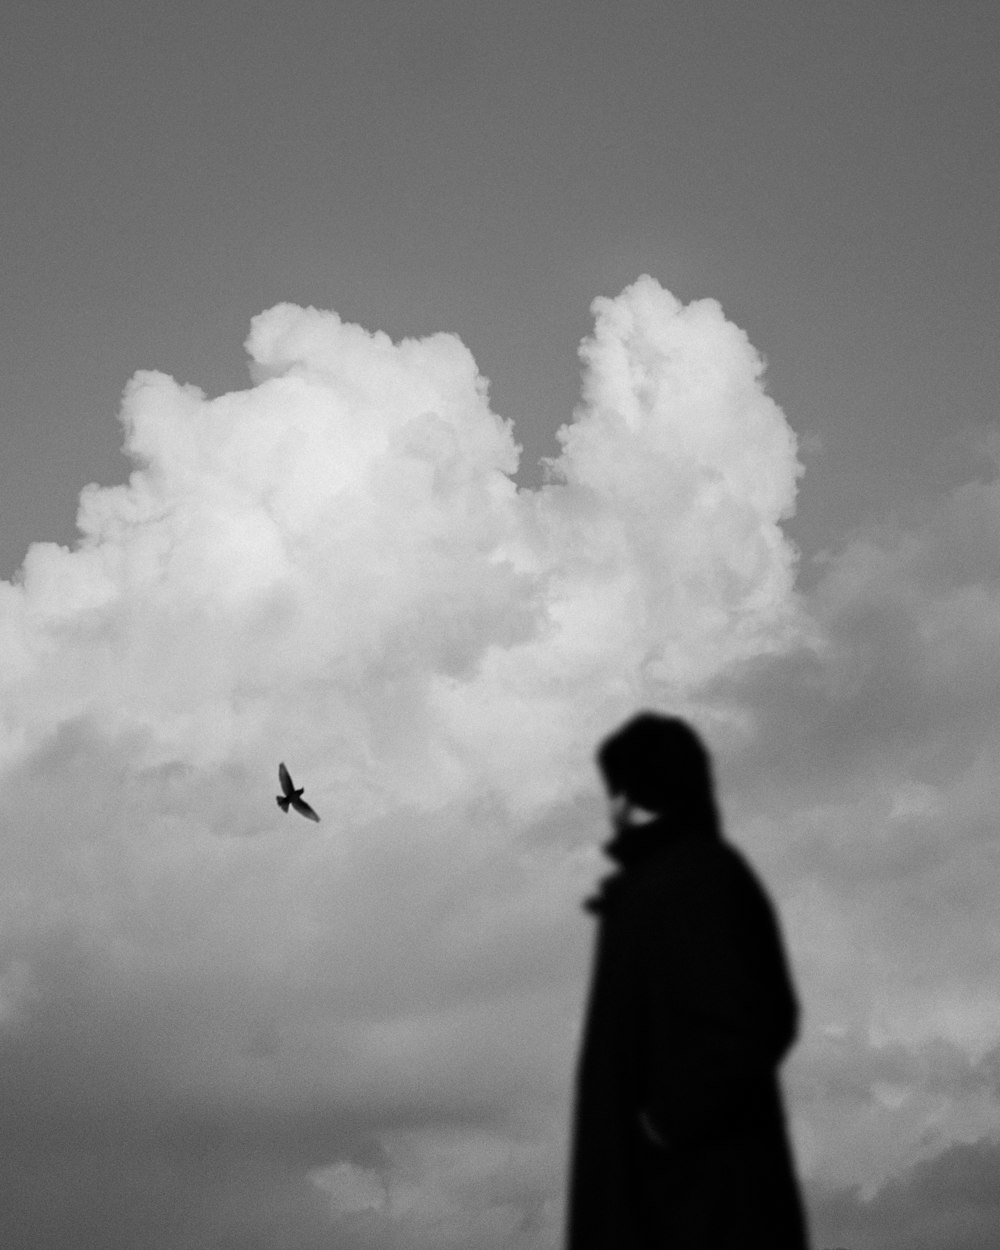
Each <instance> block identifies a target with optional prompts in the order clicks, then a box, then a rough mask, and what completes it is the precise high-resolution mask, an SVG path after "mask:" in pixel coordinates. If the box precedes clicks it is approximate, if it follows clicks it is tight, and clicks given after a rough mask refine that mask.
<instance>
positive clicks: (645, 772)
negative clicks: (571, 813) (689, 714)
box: [597, 712, 719, 832]
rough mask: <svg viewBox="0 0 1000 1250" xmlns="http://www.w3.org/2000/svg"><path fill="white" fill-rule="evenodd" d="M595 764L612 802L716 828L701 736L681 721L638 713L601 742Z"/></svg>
mask: <svg viewBox="0 0 1000 1250" xmlns="http://www.w3.org/2000/svg"><path fill="white" fill-rule="evenodd" d="M597 765H598V768H599V769H600V772H601V775H602V777H603V778H604V784H605V786H606V787H607V790H608V794H609V795H610V796H611V799H612V802H614V801H615V800H619V801H620V800H621V799H622V798H624V799H625V800H626V801H627V802H628V803H629V804H630V805H632V806H635V807H641V808H643V809H645V810H646V811H649V812H656V813H657V815H660V816H665V817H667V818H668V819H669V820H670V822H671V823H672V824H678V825H680V824H683V825H686V826H691V827H695V828H699V829H708V830H711V831H712V832H718V828H719V820H718V813H717V811H716V806H715V794H714V789H713V785H712V766H711V761H710V759H709V755H708V751H707V750H706V749H705V746H704V744H703V743H702V741H701V739H700V738H699V737H698V735H697V734H696V733H695V731H694V730H693V729H692V728H691V726H690V725H688V724H687V723H686V722H685V721H682V720H680V719H679V718H678V717H675V716H662V715H659V714H657V713H655V712H640V713H639V715H638V716H635V717H633V718H632V719H631V720H629V721H627V722H626V723H625V724H624V725H622V726H621V728H619V729H617V730H616V731H615V732H614V733H613V734H612V735H611V736H610V737H609V738H607V739H605V741H604V742H603V743H602V744H601V746H600V747H599V748H598V751H597Z"/></svg>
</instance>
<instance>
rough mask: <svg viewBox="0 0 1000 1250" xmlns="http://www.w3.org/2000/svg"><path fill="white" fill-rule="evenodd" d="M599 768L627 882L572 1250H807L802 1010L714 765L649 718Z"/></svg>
mask: <svg viewBox="0 0 1000 1250" xmlns="http://www.w3.org/2000/svg"><path fill="white" fill-rule="evenodd" d="M597 760H598V766H599V768H600V771H601V773H602V775H603V778H604V781H605V784H606V786H607V789H608V792H609V794H610V796H611V802H612V809H613V812H614V822H615V830H616V836H615V837H614V838H613V840H612V841H611V842H610V843H608V845H607V846H606V848H605V850H606V853H607V854H608V855H609V856H610V857H611V858H612V859H613V860H614V861H616V863H617V864H618V865H619V870H618V871H617V872H615V873H613V874H612V875H611V876H610V877H608V878H606V879H605V881H604V883H603V886H602V888H601V890H600V892H599V894H598V896H597V897H596V898H594V899H591V900H590V901H589V902H588V903H587V907H588V908H589V909H590V910H592V911H593V912H595V913H596V915H597V917H598V925H599V927H598V934H597V948H596V954H595V960H594V968H593V979H592V983H591V989H590V1000H589V1004H588V1008H587V1015H586V1021H585V1026H584V1035H583V1043H582V1047H581V1051H580V1058H579V1067H578V1070H577V1087H576V1115H575V1124H574V1138H573V1151H572V1160H571V1177H570V1194H569V1207H568V1213H567V1214H568V1230H567V1242H566V1245H567V1250H737V1247H739V1250H744V1247H746V1246H750V1245H760V1246H767V1247H768V1250H806V1246H807V1236H806V1229H805V1221H804V1217H803V1212H802V1205H801V1201H800V1198H799V1192H798V1186H797V1183H796V1179H795V1172H794V1167H793V1162H792V1156H791V1151H790V1149H789V1143H788V1137H787V1134H786V1129H785V1120H784V1113H783V1109H782V1102H781V1093H780V1089H779V1085H778V1078H777V1067H778V1064H779V1063H780V1062H781V1060H782V1058H783V1057H784V1055H785V1054H786V1053H787V1051H788V1049H789V1047H790V1046H791V1044H792V1042H793V1041H794V1039H795V1032H796V1023H797V1016H798V1007H797V1003H796V999H795V994H794V991H793V989H792V984H791V979H790V977H789V973H788V967H787V964H786V961H785V955H784V951H783V948H782V942H781V936H780V933H779V930H778V924H777V920H776V918H775V914H774V911H773V910H772V908H771V905H770V903H769V902H768V899H767V896H766V895H765V893H764V890H763V889H762V887H761V885H760V883H759V882H758V880H757V878H756V877H755V876H754V874H753V872H752V871H751V869H750V868H749V866H748V865H747V863H746V862H745V860H744V859H743V858H742V856H741V855H739V854H738V853H737V851H736V850H735V849H734V848H733V847H732V846H730V845H729V844H728V843H727V842H725V841H724V840H723V838H722V836H721V831H720V828H719V818H718V813H717V811H716V806H715V800H714V796H713V788H712V776H711V766H710V762H709V758H708V754H707V752H706V750H705V748H704V746H703V745H702V743H701V741H700V740H699V738H698V737H697V735H696V734H695V733H694V732H693V731H692V730H691V729H690V728H689V727H688V725H686V724H685V723H684V722H683V721H681V720H676V719H673V718H668V717H664V716H657V715H654V714H652V713H648V712H647V713H643V714H642V715H640V716H637V717H636V718H635V719H634V720H632V721H630V722H629V723H628V724H626V725H625V726H624V727H623V728H622V729H620V730H619V731H618V732H617V733H616V734H614V735H613V736H612V737H611V738H609V739H608V740H607V741H606V742H605V743H604V744H603V745H602V747H601V748H600V750H599V752H598V757H597Z"/></svg>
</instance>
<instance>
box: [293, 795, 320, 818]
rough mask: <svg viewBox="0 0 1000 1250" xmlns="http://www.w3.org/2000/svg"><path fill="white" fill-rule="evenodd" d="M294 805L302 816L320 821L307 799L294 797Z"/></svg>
mask: <svg viewBox="0 0 1000 1250" xmlns="http://www.w3.org/2000/svg"><path fill="white" fill-rule="evenodd" d="M292 807H294V808H295V810H296V811H297V812H298V813H299V815H300V816H305V817H307V819H309V820H315V821H317V822H318V821H319V817H318V816H317V815H316V813H315V812H314V811H313V809H312V808H311V807H310V806H309V804H308V803H307V802H306V801H305V799H292Z"/></svg>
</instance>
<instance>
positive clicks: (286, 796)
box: [275, 764, 319, 821]
mask: <svg viewBox="0 0 1000 1250" xmlns="http://www.w3.org/2000/svg"><path fill="white" fill-rule="evenodd" d="M278 781H279V782H280V783H281V789H282V791H283V793H282V794H279V795H278V796H277V797H276V799H275V802H276V803H277V804H278V806H279V807H280V808H281V810H282V811H283V812H286V813H287V811H288V809H289V807H294V808H295V810H296V811H297V812H298V813H299V815H300V816H305V817H306V819H307V820H316V821H318V820H319V817H318V816H317V815H316V813H315V812H314V811H313V809H312V808H311V807H310V806H309V804H308V803H307V802H306V801H305V799H304V798H303V797H302V791H303V789H304V787H302V786H300V787H299V788H298V789H297V790H296V788H295V786H294V784H293V783H292V778H291V776H290V775H289V772H288V769H287V768H286V767H285V766H284V764H279V765H278Z"/></svg>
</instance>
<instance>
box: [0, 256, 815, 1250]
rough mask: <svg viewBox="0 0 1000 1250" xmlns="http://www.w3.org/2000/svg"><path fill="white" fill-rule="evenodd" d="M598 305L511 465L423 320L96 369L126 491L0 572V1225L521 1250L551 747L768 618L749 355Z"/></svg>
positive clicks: (570, 931) (774, 538)
mask: <svg viewBox="0 0 1000 1250" xmlns="http://www.w3.org/2000/svg"><path fill="white" fill-rule="evenodd" d="M595 314H596V325H595V331H594V334H593V336H592V337H591V338H589V339H588V340H586V342H585V343H584V345H583V348H582V358H583V363H584V376H583V398H582V402H581V405H580V407H579V408H578V410H577V411H576V413H575V414H574V415H573V418H572V420H570V421H569V422H568V423H567V424H566V426H565V427H564V428H563V430H562V432H561V435H560V437H561V440H562V453H561V455H560V456H558V457H557V458H556V459H555V460H554V461H553V462H552V463H551V464H550V465H549V480H548V482H547V484H546V485H545V486H543V487H542V488H541V489H539V490H537V491H526V490H519V489H518V488H517V486H516V485H515V482H514V480H513V476H512V475H513V473H514V471H515V469H516V467H517V460H518V448H517V446H516V444H515V442H514V437H513V431H512V429H511V427H510V425H509V423H508V422H505V421H504V420H502V419H501V418H500V417H498V416H497V415H496V414H494V413H493V412H492V411H491V410H490V407H489V399H488V388H487V384H486V382H485V380H484V379H483V378H482V377H480V375H479V374H478V371H477V369H476V365H475V362H474V361H473V359H472V357H471V356H470V354H469V353H468V351H467V350H466V349H465V348H464V346H463V345H462V344H461V342H460V341H459V340H458V339H457V338H455V337H454V336H452V335H446V334H438V335H434V336H432V337H430V338H427V339H422V340H404V341H403V342H400V343H393V342H391V341H390V340H389V339H388V338H387V337H386V336H385V335H384V334H381V333H369V332H368V331H366V330H364V329H362V328H361V327H358V326H354V325H349V324H345V323H344V322H343V321H341V320H340V318H338V317H337V316H336V315H335V314H334V313H330V312H320V311H317V310H315V309H302V308H296V307H293V306H291V305H281V306H279V307H276V308H273V309H271V310H269V311H268V312H266V313H263V314H261V315H260V316H259V317H257V318H255V319H254V323H253V327H252V330H251V333H250V336H249V338H248V340H247V350H248V352H249V355H250V360H251V374H252V379H253V385H252V386H251V387H250V388H249V389H247V390H245V391H241V392H238V393H234V394H229V395H223V396H220V397H218V398H215V399H209V398H206V396H204V395H203V394H202V393H201V392H200V391H198V390H197V389H196V388H194V387H191V386H185V385H180V384H178V383H177V382H175V381H173V380H172V379H171V378H169V377H166V376H164V375H162V374H158V373H153V372H145V373H140V374H137V375H136V376H135V377H134V378H133V379H132V381H131V382H130V384H129V385H128V387H127V389H126V392H125V397H124V401H123V405H122V410H121V420H122V424H123V427H124V431H125V449H126V451H127V452H128V454H129V455H130V457H131V458H132V460H133V462H134V464H135V469H134V472H133V473H132V475H131V478H130V480H129V481H128V482H127V483H126V484H123V485H119V486H112V487H97V486H90V487H87V488H86V489H85V490H84V491H83V493H82V496H81V504H80V511H79V528H80V532H81V536H80V540H79V542H78V544H77V545H76V546H75V547H74V549H72V550H67V549H64V548H60V547H56V546H53V545H51V544H37V545H35V546H33V547H32V548H31V549H30V550H29V551H28V553H27V556H26V558H25V561H24V565H23V568H22V570H21V573H20V575H19V577H18V578H17V579H15V581H14V582H13V583H11V584H7V583H4V584H3V585H2V586H0V635H2V638H0V641H2V645H3V651H4V656H5V664H4V666H3V669H2V672H0V686H2V692H0V693H2V717H0V764H2V770H3V771H2V774H0V784H2V788H3V804H4V810H5V813H6V822H7V833H6V836H5V838H4V841H3V845H2V848H0V857H2V858H0V867H2V874H0V881H2V885H0V891H2V899H0V902H2V907H0V942H2V948H0V955H2V960H3V962H2V968H0V1044H2V1047H3V1051H4V1062H3V1065H2V1069H0V1071H2V1076H0V1080H2V1081H3V1084H4V1098H3V1100H2V1105H3V1108H4V1111H3V1113H2V1114H3V1118H4V1121H5V1123H4V1136H5V1140H6V1142H7V1147H6V1153H7V1158H8V1159H9V1162H8V1164H6V1165H5V1166H6V1167H7V1169H8V1172H9V1176H8V1177H7V1178H6V1179H7V1180H9V1182H10V1183H9V1185H7V1186H6V1191H7V1193H8V1194H16V1195H17V1196H16V1197H13V1198H11V1199H10V1200H9V1201H8V1204H7V1209H6V1211H5V1212H3V1213H0V1228H2V1229H3V1232H4V1233H5V1235H6V1238H7V1239H8V1240H9V1239H11V1238H13V1240H14V1241H16V1243H17V1244H20V1245H24V1246H31V1245H39V1246H40V1245H45V1246H46V1247H48V1248H50V1250H51V1248H53V1247H59V1246H62V1245H66V1246H69V1245H72V1246H74V1247H81V1246H85V1245H88V1244H92V1245H95V1246H98V1245H99V1246H101V1247H102V1250H108V1248H109V1247H113V1246H118V1245H121V1246H134V1245H136V1244H143V1245H146V1246H160V1245H162V1246H169V1247H175V1246H186V1245H198V1246H199V1247H203V1246H215V1245H219V1246H222V1245H230V1244H239V1245H241V1246H249V1245H259V1246H268V1247H270V1246H281V1247H283V1248H287V1247H292V1246H296V1247H297V1246H302V1247H306V1246H312V1245H316V1244H325V1242H324V1237H325V1236H328V1235H330V1230H331V1228H333V1229H335V1230H336V1232H337V1236H338V1238H339V1240H338V1243H337V1244H340V1245H348V1244H357V1245H369V1244H371V1245H379V1246H393V1245H399V1246H401V1247H402V1246H406V1247H408V1248H413V1247H418V1246H425V1245H426V1246H428V1247H431V1246H433V1247H437V1248H441V1247H446V1246H451V1245H454V1246H463V1247H465V1246H470V1245H477V1246H483V1247H485V1246H493V1245H496V1246H500V1245H503V1246H505V1247H516V1246H524V1247H529V1246H542V1245H550V1244H552V1240H553V1238H554V1236H555V1235H556V1229H557V1228H558V1222H559V1203H560V1193H561V1184H562V1167H563V1154H564V1149H565V1131H566V1120H567V1116H568V1110H569V1077H570V1072H571V1065H572V1057H573V1048H574V1045H575V1030H576V1028H577V1023H578V1015H579V1009H580V1000H581V997H582V989H583V982H582V978H583V971H584V966H585V960H586V957H587V953H588V952H587V942H588V940H589V936H590V935H589V930H588V928H587V925H586V922H585V921H584V920H583V919H582V918H581V916H580V914H579V910H578V903H579V898H580V896H581V894H582V893H583V892H584V891H585V890H586V889H587V887H588V885H589V882H590V878H591V877H592V875H593V872H594V870H595V867H596V864H595V854H596V852H595V851H594V846H595V845H596V843H597V841H598V840H599V838H600V837H601V835H602V828H601V826H602V819H603V818H602V813H601V806H600V799H599V796H598V794H597V792H596V785H595V778H594V776H593V770H592V764H591V755H592V750H593V746H594V744H595V742H596V740H597V739H598V737H599V736H600V735H601V734H603V733H604V732H606V731H607V730H608V729H609V728H610V727H611V726H612V725H613V724H614V723H615V722H616V721H617V720H619V719H620V718H621V717H623V716H624V715H626V714H627V713H628V712H630V711H631V710H632V709H633V708H634V706H635V705H636V704H637V703H640V702H654V703H656V702H659V703H664V702H669V703H670V704H671V706H675V707H688V706H690V707H694V706H697V702H698V698H699V691H700V690H702V689H703V688H704V687H705V685H706V683H707V682H709V681H710V679H712V678H716V677H720V676H721V675H722V674H724V673H726V672H728V671H730V670H732V669H733V668H734V666H737V665H739V664H740V663H741V662H744V661H746V660H748V659H750V658H753V657H759V656H764V655H774V654H776V653H780V652H781V651H782V650H783V649H787V647H789V646H790V645H792V643H793V642H794V640H795V639H797V638H800V637H801V636H802V633H803V629H804V626H803V624H802V619H803V618H802V616H801V613H800V609H799V605H798V603H797V601H796V598H795V595H794V592H793V588H792V580H793V571H794V552H793V551H792V549H791V547H790V546H789V544H788V543H787V541H786V540H785V538H784V536H783V534H782V531H781V528H780V522H781V520H782V519H783V518H784V517H786V516H788V515H789V513H790V512H791V510H792V508H793V505H794V499H795V491H796V480H797V477H798V474H799V465H798V462H797V460H796V453H795V439H794V436H793V435H792V433H791V431H790V429H789V427H788V425H787V423H786V421H785V419H784V417H783V415H782V413H781V412H780V410H779V409H778V408H777V407H776V406H775V404H774V403H773V401H772V400H771V399H770V398H769V397H768V396H767V394H766V392H765V390H764V387H763V381H762V368H763V367H762V362H761V360H760V358H759V356H758V354H757V353H756V352H755V350H754V349H753V347H752V346H751V345H750V344H749V343H748V341H747V339H746V337H745V336H744V335H743V333H742V332H741V331H740V330H739V329H737V328H736V327H735V326H733V325H732V324H731V323H729V322H728V321H727V320H726V319H725V317H724V315H723V314H722V311H721V310H720V309H719V307H718V305H717V304H715V303H714V302H712V301H702V302H699V303H696V304H693V305H690V306H687V307H684V306H682V305H681V304H680V303H679V302H678V301H677V300H675V299H674V298H673V297H672V296H671V295H670V294H669V293H667V292H666V291H664V290H663V289H662V288H661V287H659V286H658V284H657V283H655V282H654V281H653V280H652V279H649V278H643V279H640V280H639V281H638V282H637V283H635V284H634V285H633V286H632V287H630V288H628V289H627V290H625V291H624V292H623V293H622V294H621V295H620V296H618V297H617V298H616V299H602V300H598V301H597V302H596V304H595ZM710 711H711V709H708V711H707V712H706V714H710ZM279 759H284V760H285V761H286V762H287V763H288V765H289V767H290V768H291V770H292V773H293V775H294V776H295V777H296V779H297V781H298V783H299V784H304V785H305V786H306V793H307V797H308V798H309V799H310V800H311V801H312V802H313V803H314V805H315V806H316V808H317V809H318V810H319V811H320V813H321V815H322V818H323V820H322V823H321V824H320V825H319V826H311V825H307V824H306V823H305V822H302V821H296V819H295V818H294V817H285V816H283V815H282V814H281V813H280V812H279V811H278V810H277V808H276V806H275V804H274V798H273V795H274V791H275V782H276V776H275V774H276V767H277V762H278V760H279ZM167 1212H169V1213H171V1214H170V1215H169V1217H168V1215H167V1214H166V1213H167Z"/></svg>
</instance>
